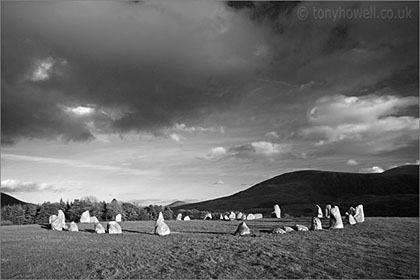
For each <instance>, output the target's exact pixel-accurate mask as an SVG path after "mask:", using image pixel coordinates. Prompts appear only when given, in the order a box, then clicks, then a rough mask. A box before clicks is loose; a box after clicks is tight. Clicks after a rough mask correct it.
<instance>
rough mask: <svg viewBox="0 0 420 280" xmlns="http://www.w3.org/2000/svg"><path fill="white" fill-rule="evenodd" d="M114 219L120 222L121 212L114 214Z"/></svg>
mask: <svg viewBox="0 0 420 280" xmlns="http://www.w3.org/2000/svg"><path fill="white" fill-rule="evenodd" d="M115 221H116V222H120V223H121V214H118V215H117V216H115Z"/></svg>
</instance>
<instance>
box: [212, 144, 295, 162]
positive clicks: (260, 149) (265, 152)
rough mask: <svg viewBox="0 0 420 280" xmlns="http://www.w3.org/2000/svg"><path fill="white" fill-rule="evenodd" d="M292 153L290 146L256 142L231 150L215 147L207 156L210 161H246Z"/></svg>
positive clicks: (230, 148) (234, 147) (231, 148)
mask: <svg viewBox="0 0 420 280" xmlns="http://www.w3.org/2000/svg"><path fill="white" fill-rule="evenodd" d="M290 152H291V146H290V145H289V144H276V143H271V142H268V141H256V142H251V143H246V144H242V145H237V146H232V147H229V148H224V147H215V148H212V149H211V150H210V151H209V152H208V153H207V155H206V158H208V159H222V158H244V159H257V158H260V159H264V158H266V159H267V158H271V157H273V156H278V155H283V154H288V153H290Z"/></svg>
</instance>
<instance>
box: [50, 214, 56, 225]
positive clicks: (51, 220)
mask: <svg viewBox="0 0 420 280" xmlns="http://www.w3.org/2000/svg"><path fill="white" fill-rule="evenodd" d="M55 219H57V215H51V216H50V217H49V218H48V223H49V224H50V225H51V223H52V222H53V221H54V220H55Z"/></svg>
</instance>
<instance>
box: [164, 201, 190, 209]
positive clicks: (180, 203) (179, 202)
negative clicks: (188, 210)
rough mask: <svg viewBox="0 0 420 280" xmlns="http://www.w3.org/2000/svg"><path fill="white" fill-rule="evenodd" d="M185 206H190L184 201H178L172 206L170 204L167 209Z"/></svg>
mask: <svg viewBox="0 0 420 280" xmlns="http://www.w3.org/2000/svg"><path fill="white" fill-rule="evenodd" d="M185 204H188V202H186V201H182V200H178V201H175V202H172V203H171V204H168V205H166V206H167V207H170V208H173V207H178V206H182V205H185Z"/></svg>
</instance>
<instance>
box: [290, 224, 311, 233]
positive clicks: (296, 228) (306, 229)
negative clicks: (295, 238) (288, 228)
mask: <svg viewBox="0 0 420 280" xmlns="http://www.w3.org/2000/svg"><path fill="white" fill-rule="evenodd" d="M293 229H294V230H296V231H309V229H308V227H305V226H302V225H298V224H296V225H295V226H294V227H293Z"/></svg>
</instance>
